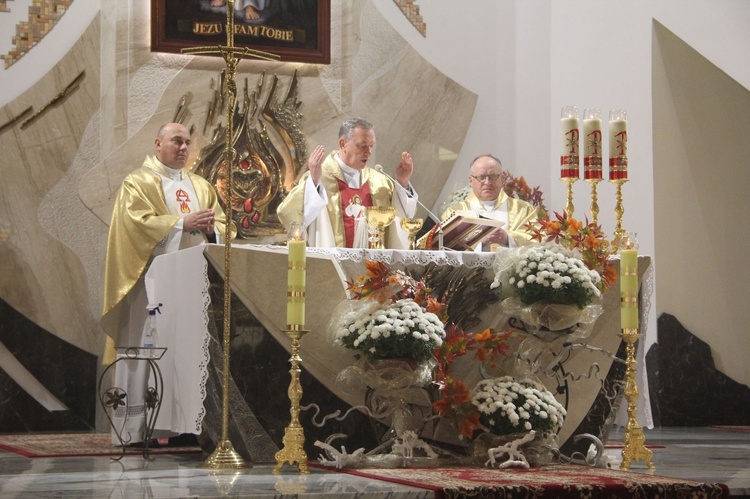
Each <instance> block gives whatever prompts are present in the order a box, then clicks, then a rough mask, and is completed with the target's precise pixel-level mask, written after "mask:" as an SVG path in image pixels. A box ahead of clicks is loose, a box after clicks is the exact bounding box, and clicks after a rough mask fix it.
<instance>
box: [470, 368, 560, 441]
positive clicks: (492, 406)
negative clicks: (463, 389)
mask: <svg viewBox="0 0 750 499" xmlns="http://www.w3.org/2000/svg"><path fill="white" fill-rule="evenodd" d="M471 403H472V404H473V405H474V406H476V408H477V410H478V412H479V420H480V422H481V423H482V425H484V427H485V428H486V429H487V430H488V431H489V433H492V434H494V435H508V434H511V433H522V432H528V431H531V430H534V431H536V432H537V433H542V434H543V435H553V434H557V432H558V431H560V428H562V425H563V422H564V421H565V416H566V415H567V412H566V411H565V408H564V407H563V406H562V405H561V404H560V403H559V402H558V401H557V400H555V397H554V396H553V395H552V393H551V392H550V391H549V390H547V388H545V387H544V385H542V384H541V383H538V382H536V381H532V380H530V379H523V380H516V379H514V378H513V377H512V376H503V377H501V378H495V379H486V380H483V381H480V382H479V383H477V385H476V386H475V387H474V389H473V390H472V391H471Z"/></svg>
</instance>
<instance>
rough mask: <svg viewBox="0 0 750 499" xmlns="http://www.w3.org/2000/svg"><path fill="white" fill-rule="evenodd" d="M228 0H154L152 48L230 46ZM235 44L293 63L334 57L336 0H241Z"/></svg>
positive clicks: (326, 60) (175, 49)
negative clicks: (332, 17)
mask: <svg viewBox="0 0 750 499" xmlns="http://www.w3.org/2000/svg"><path fill="white" fill-rule="evenodd" d="M228 3H229V2H228V1H227V0H151V50H152V51H154V52H173V53H180V51H181V50H182V49H184V48H187V47H198V46H206V45H225V44H226V40H227V37H226V32H225V30H226V26H227V4H228ZM233 10H234V12H233V14H234V44H235V46H237V47H240V48H241V47H248V48H251V49H256V50H264V51H266V52H271V53H273V54H276V55H278V56H280V57H281V60H282V61H287V62H310V63H316V64H328V63H330V62H331V0H235V2H234V9H233Z"/></svg>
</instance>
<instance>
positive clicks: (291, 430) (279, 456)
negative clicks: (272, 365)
mask: <svg viewBox="0 0 750 499" xmlns="http://www.w3.org/2000/svg"><path fill="white" fill-rule="evenodd" d="M307 332H309V331H307V330H306V329H302V328H296V329H292V328H290V329H289V330H287V331H286V334H287V336H289V338H290V339H291V340H292V356H291V357H290V358H289V363H290V364H291V366H292V367H291V369H290V370H289V373H290V374H291V375H292V380H291V382H290V383H289V389H288V390H287V394H288V395H289V400H290V401H291V407H290V409H289V414H290V415H291V422H290V423H289V426H287V427H286V428H285V429H284V439H283V442H284V447H283V448H282V449H281V450H280V451H279V452H277V453H276V456H275V457H276V467H275V468H274V469H273V472H274V473H278V472H279V471H281V467H282V466H284V463H289V464H291V465H295V464H296V465H297V470H298V471H299V472H300V473H309V472H310V470H308V468H307V454H306V453H305V430H304V428H302V425H301V424H300V422H299V413H300V408H299V404H300V401H301V400H302V385H301V384H300V381H299V375H300V373H301V372H302V371H301V369H300V364H301V363H302V358H301V357H300V355H299V340H300V339H301V338H302V336H304V335H305V333H307Z"/></svg>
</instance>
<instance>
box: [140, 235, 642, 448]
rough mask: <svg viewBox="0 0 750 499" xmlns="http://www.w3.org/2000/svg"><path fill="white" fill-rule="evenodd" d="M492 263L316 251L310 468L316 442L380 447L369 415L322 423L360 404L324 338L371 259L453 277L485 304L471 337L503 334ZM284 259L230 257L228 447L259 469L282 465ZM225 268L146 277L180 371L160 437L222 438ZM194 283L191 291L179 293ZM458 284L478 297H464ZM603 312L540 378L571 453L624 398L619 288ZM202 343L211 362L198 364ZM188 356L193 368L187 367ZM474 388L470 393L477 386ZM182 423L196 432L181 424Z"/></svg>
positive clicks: (209, 259) (278, 254)
mask: <svg viewBox="0 0 750 499" xmlns="http://www.w3.org/2000/svg"><path fill="white" fill-rule="evenodd" d="M501 251H503V250H501ZM494 259H495V254H494V253H472V252H454V251H419V250H418V251H403V250H362V249H321V248H308V252H307V292H306V297H307V303H306V321H305V322H306V328H307V329H309V330H310V332H309V333H308V334H306V335H305V336H304V338H303V339H302V341H301V351H300V355H301V357H302V370H303V373H302V384H303V390H304V394H303V399H302V403H301V404H302V406H306V405H309V404H316V406H317V407H316V408H315V409H311V410H307V411H305V412H303V415H302V424H303V426H304V429H305V434H306V437H307V442H306V449H307V451H308V455H309V456H310V458H311V459H313V458H314V457H315V456H317V450H316V449H314V448H313V446H312V443H313V442H314V441H315V440H316V439H319V440H325V438H326V437H327V436H329V435H331V434H333V433H345V434H347V435H348V436H349V439H348V440H347V442H346V446H347V448H348V449H350V450H354V449H356V448H359V447H362V446H365V447H367V446H374V445H376V444H377V440H376V439H375V438H374V436H373V435H371V434H370V433H371V432H370V431H369V430H368V428H370V426H371V425H370V421H368V419H369V418H367V416H365V415H364V414H363V413H361V412H359V411H352V413H351V414H350V415H349V416H348V417H346V418H333V419H330V420H328V421H327V422H322V420H323V417H324V416H325V415H326V414H332V413H334V412H335V411H339V412H338V414H340V415H342V416H343V415H344V414H345V413H346V412H347V410H348V409H349V408H351V407H352V406H359V405H362V403H363V400H362V399H363V394H362V393H359V394H357V393H351V392H350V391H347V390H341V389H340V387H339V386H337V384H336V376H337V375H338V374H339V373H340V372H341V371H342V370H343V369H345V368H347V367H348V366H350V365H352V364H353V363H354V362H355V357H354V353H353V352H352V351H350V350H345V349H343V348H341V347H337V346H334V345H333V343H332V341H331V339H330V338H329V335H328V332H327V330H328V325H329V322H330V321H331V318H332V315H333V312H334V310H335V309H336V307H337V306H338V305H339V304H340V303H341V302H342V301H344V300H345V299H346V298H347V293H346V281H350V280H352V279H355V278H357V277H358V276H360V275H362V274H364V273H365V265H364V262H365V261H367V260H374V261H379V262H382V263H384V264H386V265H387V266H388V267H390V268H394V269H404V270H405V271H408V272H410V273H414V274H415V275H420V276H421V275H422V274H424V273H425V272H428V271H429V272H431V273H433V274H434V273H436V272H441V271H443V272H446V274H445V275H447V276H448V278H449V279H451V284H450V285H454V286H455V284H456V283H459V285H458V287H459V289H457V290H454V292H455V293H456V295H457V296H459V297H461V296H462V297H463V299H466V300H472V301H477V304H478V306H475V308H474V312H476V315H477V320H476V321H475V322H476V323H475V324H473V326H472V330H474V331H481V330H483V329H484V328H487V327H490V328H500V327H504V326H505V324H506V321H507V319H508V318H507V317H505V316H503V314H502V313H500V311H499V300H497V299H494V297H493V296H492V293H491V291H490V289H489V283H491V282H492V280H493V277H494V274H493V271H492V264H493V261H494ZM287 260H288V256H287V250H286V248H285V247H284V246H270V245H249V244H235V245H234V246H233V247H232V251H231V284H232V291H233V293H234V295H235V297H236V299H233V304H232V307H233V308H232V343H231V344H232V347H231V377H232V386H231V390H230V391H231V397H230V399H231V404H230V407H231V411H232V414H231V418H232V423H231V428H230V440H231V441H232V443H233V444H234V446H235V449H236V450H237V451H238V452H239V453H240V454H242V455H243V457H245V458H248V459H251V460H252V461H254V462H272V461H273V459H274V458H273V454H274V452H275V451H276V450H278V448H280V446H281V438H282V436H283V430H284V427H285V426H286V425H287V424H288V423H289V412H288V411H289V400H288V397H287V387H288V383H289V379H290V375H289V372H288V371H289V363H288V358H289V351H290V342H289V338H288V337H287V336H286V334H285V332H284V329H285V328H286V293H287V283H286V273H287V267H288V261H287ZM650 263H651V261H650V258H649V257H647V256H642V257H639V262H638V273H639V277H640V282H642V283H643V284H642V286H646V287H648V286H651V284H650V282H651V281H652V278H651V277H650V274H651V271H650ZM224 267H225V247H224V246H221V245H206V246H202V247H199V248H191V249H189V250H183V251H179V252H176V253H171V254H166V255H162V256H159V257H157V258H156V259H155V260H154V261H153V263H152V265H151V267H150V269H149V272H148V275H147V280H148V281H150V282H151V284H152V285H151V286H149V301H150V302H157V303H162V304H163V307H162V311H163V314H162V315H161V316H159V317H158V320H159V325H158V327H159V331H160V346H163V347H166V348H168V352H170V353H171V355H170V356H168V357H167V358H165V359H163V361H162V365H161V368H162V371H168V372H171V374H170V375H169V379H172V380H174V382H175V384H174V385H173V387H165V394H164V398H165V402H164V404H166V405H169V406H170V407H169V408H168V409H163V412H162V413H161V414H160V415H159V419H158V420H157V423H156V429H157V430H162V429H163V430H172V431H180V432H181V431H192V432H195V431H196V429H197V426H199V425H200V424H201V423H202V425H203V432H204V438H206V436H207V437H209V438H211V440H212V441H213V442H214V443H216V442H217V441H218V440H219V439H220V435H221V427H220V421H221V400H220V397H221V390H220V388H219V386H220V381H219V380H220V376H218V372H219V371H218V369H220V366H221V360H220V355H221V352H220V348H219V346H218V345H219V342H218V341H217V336H218V337H220V336H221V331H222V327H221V326H216V324H217V323H220V322H221V320H222V317H221V315H222V310H223V308H222V305H221V304H220V303H217V302H218V301H221V300H222V299H223V293H222V289H223V283H222V276H223V275H224ZM190 276H192V277H190ZM187 282H190V283H191V284H190V285H180V284H179V283H187ZM461 282H463V283H468V284H469V285H470V286H472V287H473V288H472V289H460V283H461ZM196 283H198V284H197V285H196ZM477 283H482V286H483V285H484V283H486V284H487V288H486V291H485V288H484V287H482V288H476V286H477ZM461 293H463V295H462V294H461ZM644 295H645V296H648V295H649V293H644V292H642V293H641V302H642V304H641V305H642V306H641V308H640V310H641V317H640V323H641V324H643V325H645V324H647V314H648V311H649V307H648V306H644V304H643V301H644V299H643V296H644ZM603 307H604V312H603V313H602V315H601V316H600V317H599V318H598V320H597V322H596V324H595V326H594V329H593V331H592V333H591V334H590V335H589V336H588V337H587V338H585V339H583V340H580V341H577V342H575V344H572V345H570V344H568V345H566V346H565V348H566V350H565V353H564V369H563V370H562V374H561V377H558V379H549V380H541V381H543V382H544V383H545V384H546V385H548V388H549V389H550V390H551V391H553V393H555V392H556V391H557V392H560V390H559V388H560V387H561V386H564V389H565V393H564V395H562V396H564V398H565V401H566V403H567V406H568V407H567V410H568V416H567V418H566V420H565V425H564V426H563V428H562V430H561V432H560V434H559V438H558V442H559V444H560V445H561V447H562V448H563V450H565V449H566V448H568V449H569V450H570V449H572V445H573V444H574V439H573V438H572V437H574V436H576V435H579V434H581V433H592V434H594V435H597V436H600V437H605V438H606V433H607V432H608V429H609V425H611V423H612V421H613V420H614V417H615V414H616V412H617V407H618V404H619V402H620V400H621V398H622V397H621V395H622V380H623V377H624V371H625V365H624V363H623V362H622V361H620V360H617V359H616V358H614V356H615V355H616V356H617V357H619V358H620V359H624V357H625V355H624V352H623V351H624V343H623V342H622V340H621V338H620V336H619V333H620V293H619V289H617V286H613V287H612V288H611V289H610V290H608V291H607V292H606V293H605V294H604V297H603ZM186 345H190V348H191V351H193V352H194V353H193V354H192V355H191V356H190V357H189V358H186V357H183V356H181V354H180V350H181V347H183V346H186ZM196 346H197V348H198V349H199V350H200V351H202V352H204V354H205V355H204V356H203V357H202V358H200V359H198V360H195V359H196V355H195V348H196ZM198 357H200V356H198ZM186 359H190V361H189V362H185V361H184V360H186ZM592 366H595V367H592ZM466 376H467V379H468V380H471V378H472V377H474V378H476V380H478V379H479V378H478V376H479V373H478V371H476V370H474V371H471V370H467V371H466ZM165 377H166V376H165ZM188 381H189V382H188ZM467 385H469V386H471V384H470V383H468V382H467ZM196 398H198V399H202V400H203V404H202V405H201V404H195V403H185V402H184V401H185V400H193V401H194V400H196ZM170 401H171V402H170ZM318 408H319V409H318ZM186 411H189V412H186ZM318 411H319V413H318ZM217 414H218V416H217ZM175 422H188V424H187V425H181V426H175ZM321 422H322V423H321ZM217 424H218V427H217ZM423 437H427V438H430V437H431V436H430V435H424V434H423ZM578 450H580V449H578ZM583 450H584V451H585V449H583Z"/></svg>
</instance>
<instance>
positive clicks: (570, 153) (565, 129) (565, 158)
mask: <svg viewBox="0 0 750 499" xmlns="http://www.w3.org/2000/svg"><path fill="white" fill-rule="evenodd" d="M560 130H561V132H562V152H561V154H560V178H578V175H579V173H578V167H579V165H580V159H579V158H580V156H579V153H578V147H579V146H578V143H579V131H578V108H577V107H575V106H565V107H563V108H562V112H561V113H560Z"/></svg>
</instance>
